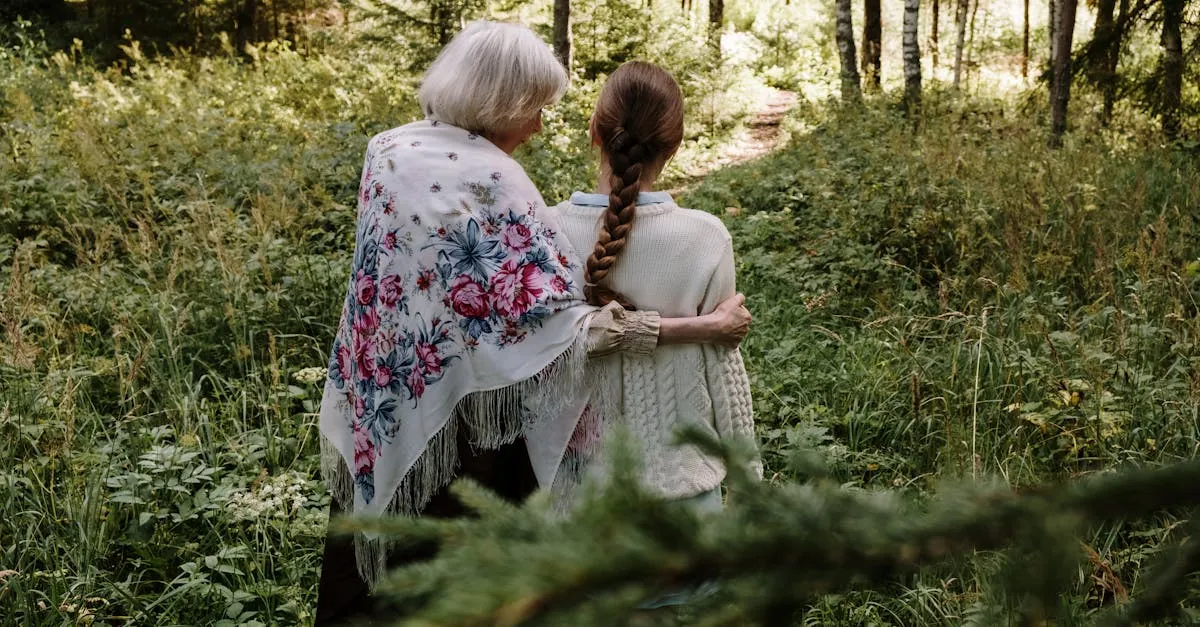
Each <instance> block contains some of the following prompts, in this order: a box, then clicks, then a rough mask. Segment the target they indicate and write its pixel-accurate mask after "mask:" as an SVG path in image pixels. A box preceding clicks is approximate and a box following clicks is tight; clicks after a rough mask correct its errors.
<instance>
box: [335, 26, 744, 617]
mask: <svg viewBox="0 0 1200 627" xmlns="http://www.w3.org/2000/svg"><path fill="white" fill-rule="evenodd" d="M566 84H567V76H566V73H565V72H564V70H563V68H562V66H561V65H559V63H558V61H557V60H556V59H555V57H554V55H553V53H552V52H551V51H550V49H549V48H548V47H547V46H546V44H545V43H544V42H542V41H541V40H540V39H539V38H538V37H537V35H535V34H534V33H533V32H531V31H530V30H529V29H527V28H524V27H521V26H517V25H513V24H496V23H489V22H476V23H474V24H471V25H469V26H468V27H467V28H466V29H464V30H463V32H461V33H460V34H459V35H458V36H456V37H455V38H454V40H453V41H451V42H450V44H449V45H447V46H446V48H445V49H444V50H443V51H442V52H441V54H440V55H439V56H438V58H437V60H436V61H434V63H433V65H432V66H431V67H430V68H429V71H428V72H427V73H426V75H425V79H424V82H423V84H422V86H421V91H420V100H421V105H422V109H423V110H424V112H425V115H426V119H425V120H423V121H420V122H414V123H412V124H408V125H405V126H402V127H399V128H395V129H392V130H390V131H385V132H383V133H380V134H379V135H377V136H375V137H374V138H373V139H371V141H370V143H369V144H368V146H367V155H366V162H365V164H364V167H363V173H362V180H361V186H360V189H359V198H358V224H357V236H356V241H355V250H354V257H353V264H352V266H351V269H350V277H349V281H348V285H347V292H346V298H345V302H344V305H343V310H342V317H341V321H340V323H339V325H338V330H337V334H336V336H335V337H334V340H333V349H332V351H331V355H330V361H329V376H328V379H327V381H326V383H325V390H324V396H323V398H322V401H321V411H320V430H321V436H322V470H323V474H324V476H325V479H326V481H327V482H328V483H329V486H330V488H331V490H332V492H333V497H334V506H333V507H332V508H331V509H332V511H333V513H334V514H337V513H339V512H346V513H350V514H357V515H367V516H370V515H382V514H386V513H399V514H406V515H425V516H456V515H459V514H461V507H460V505H459V504H458V503H457V502H456V501H455V500H454V499H453V498H452V496H451V495H450V494H449V492H448V491H447V489H446V487H447V485H448V484H449V483H450V482H451V481H452V480H453V479H454V478H455V477H458V476H464V475H467V476H471V477H473V478H475V479H476V480H478V481H480V482H482V483H483V484H485V485H487V486H489V487H491V488H493V489H494V490H496V491H497V492H499V493H500V494H502V495H503V496H505V497H508V498H510V499H512V500H520V499H521V498H523V497H524V496H526V495H528V494H529V493H530V492H531V491H532V490H533V489H534V488H535V487H536V483H535V482H534V477H533V475H532V469H531V460H530V458H529V455H528V452H527V450H526V445H525V440H526V438H527V437H528V436H527V433H526V432H527V430H528V428H529V427H530V425H532V424H541V423H552V422H554V420H555V419H557V418H559V417H560V416H563V415H566V414H567V413H569V412H565V411H564V407H565V406H566V405H568V404H569V403H571V402H573V399H575V398H577V397H578V393H577V391H576V390H577V389H579V388H580V386H581V384H582V379H581V377H580V373H581V371H582V370H583V367H584V363H585V362H586V359H587V356H588V355H589V354H596V355H598V354H605V353H613V352H629V353H639V354H652V353H653V352H654V351H655V350H656V347H657V346H659V345H665V344H670V343H672V342H697V341H706V342H717V343H727V344H734V345H736V344H737V342H738V341H739V340H740V339H741V338H742V337H743V336H744V335H745V333H746V330H747V327H748V325H749V312H746V311H745V309H744V308H743V307H742V306H741V300H740V299H738V298H731V299H729V301H728V302H726V303H724V304H723V305H722V307H721V308H720V309H719V311H716V312H714V314H713V315H710V316H705V317H702V318H696V317H691V316H693V315H694V314H688V316H689V317H686V318H685V319H682V320H672V319H669V317H666V316H664V317H662V318H661V320H660V318H659V314H658V313H657V312H652V311H642V312H625V310H623V309H622V308H621V307H620V306H617V305H614V306H610V307H599V308H598V307H596V306H593V305H589V304H587V303H586V302H585V300H584V296H583V290H582V287H583V286H582V284H583V282H584V280H583V275H582V272H581V270H582V267H581V264H580V260H578V259H575V258H574V254H573V253H574V251H573V250H572V249H571V246H570V245H569V244H568V243H567V242H566V241H565V240H564V239H563V237H562V235H561V230H560V229H559V228H558V226H557V225H556V224H554V223H553V221H552V220H550V216H547V215H544V214H545V211H544V209H545V208H544V205H543V202H542V197H541V195H540V194H539V193H538V191H537V190H536V189H535V188H534V186H533V183H532V182H531V181H530V180H529V177H528V176H526V174H525V172H524V171H523V170H522V169H521V166H520V165H519V164H517V162H516V161H514V160H513V159H512V158H511V156H510V155H511V153H512V151H513V150H514V149H516V147H517V146H518V145H520V144H521V143H522V142H524V141H525V140H526V139H528V138H529V136H530V135H532V134H534V133H536V132H538V131H539V130H541V110H542V107H544V106H546V105H548V104H550V103H553V102H554V101H556V100H557V99H558V98H559V96H560V95H561V94H562V92H563V90H564V89H565V88H566ZM730 296H733V294H732V293H731V294H730ZM572 424H573V423H572ZM539 450H540V449H539ZM386 552H387V547H385V546H384V543H383V542H382V540H380V539H379V538H373V537H367V536H365V535H361V534H360V535H359V536H357V537H356V538H355V540H354V542H353V543H350V542H346V541H342V540H341V539H340V538H337V537H331V538H329V539H328V540H327V542H326V548H325V562H324V565H323V568H322V574H321V585H320V591H319V597H320V598H319V603H318V611H317V621H316V622H317V624H318V625H327V624H335V623H339V624H340V623H342V622H344V621H345V620H347V619H349V618H351V617H366V616H370V615H373V614H376V609H377V608H375V607H374V606H375V603H376V602H375V600H374V599H373V598H372V597H371V596H370V586H371V584H372V582H373V581H374V580H375V579H376V578H378V577H379V576H380V575H381V573H382V572H383V570H384V569H385V567H386V566H387V565H389V564H392V565H394V564H395V563H396V562H397V561H405V560H410V559H419V558H422V557H428V555H429V553H430V551H427V550H425V549H421V550H418V551H414V552H410V553H408V554H405V555H397V554H392V555H390V556H389V555H387V554H386ZM389 558H390V559H389ZM385 615H386V614H385ZM393 617H394V615H393Z"/></svg>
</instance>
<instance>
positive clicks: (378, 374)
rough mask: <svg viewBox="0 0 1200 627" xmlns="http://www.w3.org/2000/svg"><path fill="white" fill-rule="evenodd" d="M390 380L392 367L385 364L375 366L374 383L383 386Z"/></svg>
mask: <svg viewBox="0 0 1200 627" xmlns="http://www.w3.org/2000/svg"><path fill="white" fill-rule="evenodd" d="M391 382H392V369H391V368H388V367H387V366H378V367H376V368H375V385H378V386H379V387H381V388H385V387H387V386H388V384H390V383H391Z"/></svg>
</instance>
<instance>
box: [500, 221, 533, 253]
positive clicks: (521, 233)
mask: <svg viewBox="0 0 1200 627" xmlns="http://www.w3.org/2000/svg"><path fill="white" fill-rule="evenodd" d="M531 239H533V234H532V233H530V232H529V227H527V226H525V225H524V224H520V223H518V224H510V225H508V228H507V229H504V238H503V241H504V247H505V248H507V249H509V250H510V251H512V252H515V253H523V252H525V251H526V250H529V241H530V240H531Z"/></svg>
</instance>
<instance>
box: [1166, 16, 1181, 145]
mask: <svg viewBox="0 0 1200 627" xmlns="http://www.w3.org/2000/svg"><path fill="white" fill-rule="evenodd" d="M1183 4H1184V0H1163V30H1162V49H1163V60H1162V68H1163V86H1162V129H1163V134H1164V135H1166V136H1167V139H1175V138H1176V137H1178V136H1179V106H1180V103H1181V102H1182V100H1183V96H1182V94H1183V36H1182V35H1181V34H1180V32H1179V30H1180V29H1179V26H1180V23H1181V22H1183Z"/></svg>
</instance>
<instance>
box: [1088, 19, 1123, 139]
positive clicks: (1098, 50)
mask: <svg viewBox="0 0 1200 627" xmlns="http://www.w3.org/2000/svg"><path fill="white" fill-rule="evenodd" d="M1116 8H1117V0H1100V1H1099V2H1098V3H1097V4H1096V28H1095V30H1093V31H1092V49H1093V50H1094V51H1095V52H1094V54H1090V55H1089V58H1088V59H1087V73H1088V78H1089V79H1090V80H1091V81H1092V82H1093V83H1095V84H1096V85H1097V86H1099V87H1100V89H1101V91H1104V90H1105V89H1106V87H1107V85H1108V82H1109V80H1111V77H1109V76H1108V54H1109V46H1111V45H1112V40H1113V35H1114V34H1115V33H1116V30H1117V27H1116V23H1115V22H1114V21H1113V12H1114V11H1116ZM1100 123H1101V124H1102V125H1107V124H1108V118H1107V117H1106V114H1105V113H1101V114H1100Z"/></svg>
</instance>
